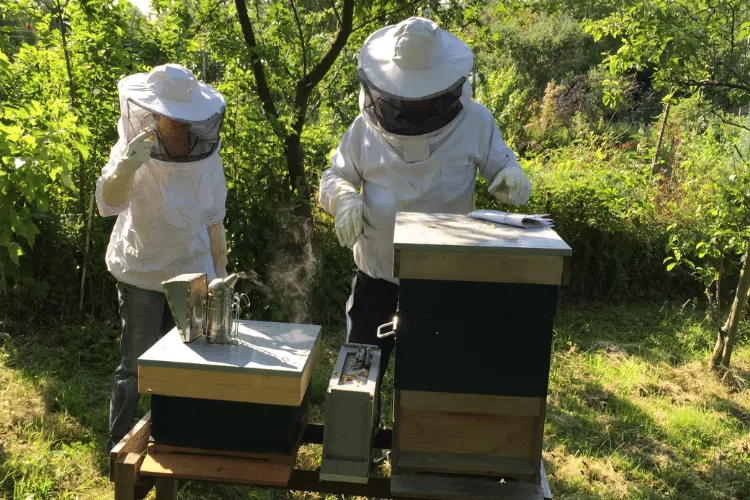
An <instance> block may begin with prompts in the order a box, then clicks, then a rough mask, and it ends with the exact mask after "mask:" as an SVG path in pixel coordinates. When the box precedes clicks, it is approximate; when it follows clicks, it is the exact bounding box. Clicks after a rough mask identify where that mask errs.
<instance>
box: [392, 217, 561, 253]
mask: <svg viewBox="0 0 750 500" xmlns="http://www.w3.org/2000/svg"><path fill="white" fill-rule="evenodd" d="M393 248H394V250H420V251H435V252H467V253H469V252H471V253H493V254H515V255H540V256H542V255H544V256H561V257H564V256H570V255H572V254H573V250H572V249H571V248H570V246H568V244H567V243H565V241H563V239H562V238H560V236H559V235H558V234H557V233H556V232H555V230H554V229H552V228H534V229H521V228H516V227H511V226H504V225H502V224H497V223H492V222H487V221H483V220H478V219H473V218H471V217H469V216H466V215H458V214H424V213H416V212H400V213H398V214H397V215H396V229H395V233H394V237H393Z"/></svg>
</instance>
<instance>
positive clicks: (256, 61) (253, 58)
mask: <svg viewBox="0 0 750 500" xmlns="http://www.w3.org/2000/svg"><path fill="white" fill-rule="evenodd" d="M234 3H235V5H236V6H237V15H238V17H239V20H240V26H241V27H242V35H243V36H244V38H245V44H246V45H247V46H248V48H249V49H250V62H251V63H252V69H253V76H254V77H255V90H256V91H257V92H258V97H259V98H260V101H261V103H262V104H263V111H265V113H266V116H267V117H268V118H269V120H270V121H271V126H272V127H273V130H274V132H275V133H276V135H277V136H278V137H279V138H282V137H283V135H284V133H283V130H281V128H280V127H279V126H278V118H279V114H278V112H277V111H276V105H275V104H274V102H273V96H271V89H270V88H269V87H268V81H267V80H266V71H265V68H264V67H263V61H261V58H260V55H259V54H258V45H257V43H256V41H255V33H254V32H253V26H252V24H251V23H250V18H249V17H248V15H247V6H246V5H245V0H234Z"/></svg>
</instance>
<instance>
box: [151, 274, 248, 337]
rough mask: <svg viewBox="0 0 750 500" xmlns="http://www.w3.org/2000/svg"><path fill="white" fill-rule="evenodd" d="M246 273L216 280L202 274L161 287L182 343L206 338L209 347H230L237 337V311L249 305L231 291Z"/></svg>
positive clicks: (188, 276) (186, 276)
mask: <svg viewBox="0 0 750 500" xmlns="http://www.w3.org/2000/svg"><path fill="white" fill-rule="evenodd" d="M246 276H247V275H246V274H245V273H236V274H232V275H230V276H227V277H226V278H215V279H213V280H212V281H211V283H210V284H207V283H206V275H205V273H194V274H182V275H180V276H176V277H174V278H172V279H170V280H167V281H165V282H163V283H162V285H163V286H164V292H165V295H166V297H167V302H168V303H169V307H170V309H171V311H172V316H173V317H174V319H175V323H176V325H177V329H178V330H179V332H180V337H181V338H182V341H183V342H185V343H188V342H192V341H194V340H196V339H197V338H198V337H200V336H202V335H205V336H206V340H207V341H208V342H209V343H211V344H229V343H232V342H233V341H234V340H235V339H236V337H237V327H238V320H239V313H240V309H241V308H242V307H243V306H247V305H248V304H249V299H248V297H247V295H245V294H239V293H236V292H235V291H234V287H235V285H236V284H237V281H239V280H240V279H241V278H245V277H246Z"/></svg>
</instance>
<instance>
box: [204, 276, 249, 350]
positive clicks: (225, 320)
mask: <svg viewBox="0 0 750 500" xmlns="http://www.w3.org/2000/svg"><path fill="white" fill-rule="evenodd" d="M244 277H245V273H236V274H231V275H229V276H227V277H226V278H216V279H214V280H212V281H211V283H210V284H209V285H208V297H207V299H206V302H207V305H206V313H207V315H208V317H207V321H206V338H207V339H208V342H209V343H211V344H229V343H230V342H231V341H232V340H233V339H234V338H235V337H236V330H237V323H236V322H237V319H238V316H239V311H240V308H241V300H242V298H243V297H246V296H244V295H240V294H236V293H235V292H234V286H235V285H236V284H237V281H239V279H240V278H244Z"/></svg>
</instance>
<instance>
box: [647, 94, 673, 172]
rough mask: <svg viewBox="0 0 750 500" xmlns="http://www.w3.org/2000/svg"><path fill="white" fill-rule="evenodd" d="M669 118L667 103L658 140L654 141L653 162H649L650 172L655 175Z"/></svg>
mask: <svg viewBox="0 0 750 500" xmlns="http://www.w3.org/2000/svg"><path fill="white" fill-rule="evenodd" d="M668 117H669V103H667V105H666V106H665V107H664V119H663V120H662V122H661V130H660V131H659V139H658V140H657V141H656V152H655V153H654V161H653V162H651V172H652V173H654V174H655V173H656V164H657V163H658V162H659V151H661V143H662V141H663V140H664V131H665V130H666V128H667V118H668Z"/></svg>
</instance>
